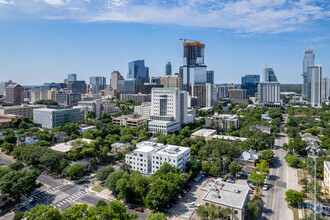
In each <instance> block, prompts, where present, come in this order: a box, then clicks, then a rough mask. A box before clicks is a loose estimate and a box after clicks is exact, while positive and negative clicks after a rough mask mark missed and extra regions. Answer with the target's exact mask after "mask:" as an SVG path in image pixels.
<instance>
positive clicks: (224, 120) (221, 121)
mask: <svg viewBox="0 0 330 220" xmlns="http://www.w3.org/2000/svg"><path fill="white" fill-rule="evenodd" d="M232 124H233V125H234V126H235V129H238V127H239V118H238V116H237V115H228V114H219V115H217V114H215V115H213V116H212V117H207V118H205V127H212V126H216V127H218V128H219V129H220V130H222V131H224V130H227V129H228V128H229V127H230V125H232Z"/></svg>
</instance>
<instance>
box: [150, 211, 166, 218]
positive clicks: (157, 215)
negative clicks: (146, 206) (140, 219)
mask: <svg viewBox="0 0 330 220" xmlns="http://www.w3.org/2000/svg"><path fill="white" fill-rule="evenodd" d="M146 220H166V217H165V215H164V213H161V212H157V213H151V214H150V215H148V216H147V218H146Z"/></svg>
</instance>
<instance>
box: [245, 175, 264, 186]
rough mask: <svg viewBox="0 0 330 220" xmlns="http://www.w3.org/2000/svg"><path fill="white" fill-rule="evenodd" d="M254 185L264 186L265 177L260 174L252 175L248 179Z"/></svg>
mask: <svg viewBox="0 0 330 220" xmlns="http://www.w3.org/2000/svg"><path fill="white" fill-rule="evenodd" d="M248 179H249V180H251V181H252V182H253V183H254V184H257V185H259V186H260V185H262V184H263V183H264V181H265V175H263V174H259V173H251V174H250V175H249V177H248Z"/></svg>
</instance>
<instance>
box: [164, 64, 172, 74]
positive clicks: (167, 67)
mask: <svg viewBox="0 0 330 220" xmlns="http://www.w3.org/2000/svg"><path fill="white" fill-rule="evenodd" d="M165 75H167V76H170V75H172V65H171V62H170V61H168V62H167V63H166V65H165Z"/></svg>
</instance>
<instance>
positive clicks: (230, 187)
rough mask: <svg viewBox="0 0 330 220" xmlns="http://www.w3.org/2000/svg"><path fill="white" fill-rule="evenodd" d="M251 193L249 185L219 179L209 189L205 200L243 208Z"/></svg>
mask: <svg viewBox="0 0 330 220" xmlns="http://www.w3.org/2000/svg"><path fill="white" fill-rule="evenodd" d="M248 195H249V187H247V186H243V185H239V184H232V183H226V182H222V181H221V179H220V178H219V179H217V180H216V181H215V182H214V183H213V186H212V187H211V188H210V189H209V190H208V191H207V193H206V194H205V196H204V198H203V200H204V201H208V202H211V203H214V204H218V205H222V206H227V207H232V208H236V209H243V208H244V205H245V201H246V199H247V197H248Z"/></svg>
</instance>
